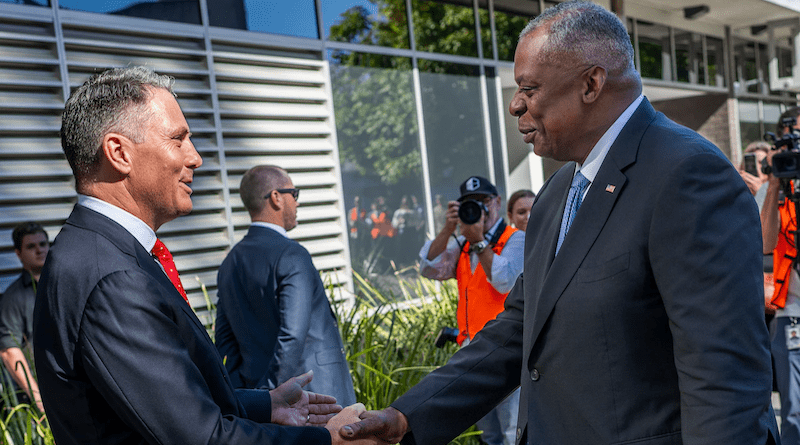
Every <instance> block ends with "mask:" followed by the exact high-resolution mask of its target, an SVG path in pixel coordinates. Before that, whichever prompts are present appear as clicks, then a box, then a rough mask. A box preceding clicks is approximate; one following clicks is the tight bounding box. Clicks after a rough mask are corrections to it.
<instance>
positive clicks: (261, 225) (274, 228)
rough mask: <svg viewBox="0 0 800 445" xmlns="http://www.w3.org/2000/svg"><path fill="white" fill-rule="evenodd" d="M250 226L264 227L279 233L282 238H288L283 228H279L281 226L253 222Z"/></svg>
mask: <svg viewBox="0 0 800 445" xmlns="http://www.w3.org/2000/svg"><path fill="white" fill-rule="evenodd" d="M250 225H251V226H258V227H266V228H268V229H272V230H274V231H276V232H278V233H280V234H281V235H283V236H284V238H289V235H288V234H287V233H286V229H284V228H283V227H281V226H279V225H277V224H272V223H268V222H264V221H253V222H252V223H251V224H250Z"/></svg>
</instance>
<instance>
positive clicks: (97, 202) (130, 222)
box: [78, 194, 156, 252]
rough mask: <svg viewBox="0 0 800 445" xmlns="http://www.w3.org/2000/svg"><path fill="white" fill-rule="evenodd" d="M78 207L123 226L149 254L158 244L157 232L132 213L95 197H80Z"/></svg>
mask: <svg viewBox="0 0 800 445" xmlns="http://www.w3.org/2000/svg"><path fill="white" fill-rule="evenodd" d="M78 205H80V206H83V207H86V208H87V209H90V210H94V211H95V212H97V213H99V214H101V215H103V216H106V217H108V218H109V219H111V220H112V221H114V222H115V223H117V224H119V225H121V226H122V227H123V228H124V229H125V230H127V231H128V232H130V234H131V235H133V237H134V238H136V241H139V244H141V245H142V247H144V249H145V250H146V251H148V252H150V251H152V250H153V246H155V244H156V232H154V231H153V229H151V228H150V226H148V225H147V224H145V222H144V221H142V220H141V219H139V218H137V217H135V216H133V215H132V214H131V213H128V212H126V211H125V210H122V209H121V208H120V207H117V206H115V205H113V204H109V203H107V202H105V201H103V200H101V199H98V198H95V197H94V196H87V195H81V194H79V195H78Z"/></svg>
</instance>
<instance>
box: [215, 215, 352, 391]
mask: <svg viewBox="0 0 800 445" xmlns="http://www.w3.org/2000/svg"><path fill="white" fill-rule="evenodd" d="M217 286H218V291H217V292H218V295H219V301H218V302H217V323H216V329H217V331H216V332H217V336H216V341H217V348H218V349H219V351H220V355H221V356H223V357H225V356H227V360H226V362H225V366H226V367H227V368H228V371H229V372H230V374H231V379H232V381H233V384H234V386H236V387H239V388H258V387H262V386H265V387H268V388H274V387H275V386H276V385H279V384H281V383H283V382H284V381H286V380H287V379H289V378H291V377H293V376H295V375H298V374H302V373H304V372H306V371H308V370H313V371H314V379H313V380H312V381H311V383H309V384H308V386H307V389H309V390H311V391H314V392H317V393H321V394H328V395H332V396H334V397H336V401H337V402H338V403H339V404H340V405H342V406H348V405H352V404H353V403H355V402H356V398H355V393H354V391H353V382H352V380H351V377H350V370H349V368H348V366H347V360H346V359H345V355H344V348H343V346H342V338H341V336H340V335H339V328H338V327H337V324H336V318H335V317H334V315H333V312H332V311H331V306H330V303H329V302H328V297H327V296H326V295H325V288H324V286H323V284H322V280H321V279H320V276H319V272H318V271H317V269H316V268H314V264H313V263H312V262H311V255H309V253H308V251H307V250H306V249H305V248H304V247H303V246H301V245H300V244H299V243H297V242H296V241H293V240H290V239H288V238H286V237H285V236H283V235H281V234H280V233H278V232H276V231H274V230H272V229H269V228H266V227H261V226H251V227H250V230H249V231H248V232H247V235H246V236H245V237H244V238H243V239H242V240H241V241H240V242H239V243H237V244H236V245H235V246H234V247H233V249H231V251H230V253H229V254H228V256H227V257H226V258H225V261H223V262H222V265H221V266H220V268H219V273H218V276H217Z"/></svg>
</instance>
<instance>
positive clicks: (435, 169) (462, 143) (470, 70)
mask: <svg viewBox="0 0 800 445" xmlns="http://www.w3.org/2000/svg"><path fill="white" fill-rule="evenodd" d="M419 67H420V75H419V76H420V84H421V93H422V116H423V119H424V122H425V143H426V145H427V147H428V166H429V168H430V184H431V196H436V195H442V197H443V201H444V202H447V201H450V200H453V199H456V198H458V186H459V185H460V184H461V183H462V182H464V180H466V179H467V178H468V177H470V176H472V175H479V176H483V177H485V178H489V177H490V175H489V168H488V162H487V153H486V137H485V135H484V132H483V128H484V124H483V122H484V116H483V113H482V111H481V110H482V106H481V95H480V91H481V90H480V82H481V78H480V77H479V76H478V69H477V67H474V66H468V65H458V64H450V63H441V62H431V61H426V60H420V61H419Z"/></svg>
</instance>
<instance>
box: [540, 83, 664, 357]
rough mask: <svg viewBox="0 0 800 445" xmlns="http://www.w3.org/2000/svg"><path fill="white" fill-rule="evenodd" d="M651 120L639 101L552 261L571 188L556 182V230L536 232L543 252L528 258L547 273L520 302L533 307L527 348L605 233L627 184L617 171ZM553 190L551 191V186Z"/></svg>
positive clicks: (650, 110) (633, 153)
mask: <svg viewBox="0 0 800 445" xmlns="http://www.w3.org/2000/svg"><path fill="white" fill-rule="evenodd" d="M654 117H655V110H653V108H652V106H651V105H650V103H649V102H648V101H647V99H644V100H643V101H642V103H641V104H640V105H639V108H637V109H636V111H635V112H634V114H633V115H632V116H631V119H630V120H629V121H628V123H627V124H626V125H625V127H623V129H622V131H621V132H620V134H619V136H618V137H617V139H616V141H615V142H614V144H613V145H612V146H611V149H610V150H609V152H608V154H607V156H606V159H605V160H604V161H603V164H602V166H601V167H600V170H599V171H598V173H597V176H596V177H595V179H594V182H592V186H591V188H590V189H589V192H588V193H587V194H586V197H585V198H584V200H583V203H582V204H581V207H580V209H579V210H578V213H577V214H576V215H575V220H574V221H573V223H572V226H571V228H570V231H569V233H568V234H567V237H566V238H565V239H564V243H563V244H562V245H561V250H560V251H559V253H558V255H557V256H555V257H553V255H554V253H555V245H556V242H557V238H558V231H559V230H560V221H561V215H562V214H563V210H564V205H565V203H566V194H567V193H568V190H569V186H570V184H571V182H572V177H571V175H568V176H569V182H567V183H566V184H564V181H563V180H561V181H559V184H558V186H559V187H565V188H566V189H567V191H565V192H564V195H565V197H564V199H562V200H561V208H560V209H554V210H553V212H554V213H557V214H558V222H559V224H557V227H556V228H555V230H553V229H552V228H550V229H548V230H544V231H543V232H541V236H542V237H544V240H545V241H544V242H543V243H542V246H543V248H544V249H549V250H544V251H541V250H540V251H538V252H533V255H541V256H543V257H545V258H551V259H552V260H551V261H547V263H548V264H549V267H548V268H546V272H545V274H544V275H543V276H544V280H543V281H542V283H541V287H540V288H539V289H533V291H534V296H535V298H534V299H526V301H528V302H532V303H534V304H535V309H534V311H533V315H532V316H533V323H532V325H531V326H532V327H531V329H530V331H529V334H528V335H527V336H526V337H527V338H526V339H525V340H526V344H527V345H529V346H531V347H532V346H533V343H534V342H535V341H536V339H537V338H538V336H539V334H540V333H541V330H542V327H543V326H544V324H545V322H546V321H547V319H548V318H549V317H550V313H551V312H552V311H553V308H554V307H555V305H556V302H557V301H558V299H559V298H561V295H562V294H563V293H564V291H565V289H566V288H567V286H568V285H569V283H570V282H571V281H572V278H573V277H574V275H575V273H576V272H577V271H578V268H579V267H580V266H581V264H582V263H583V261H584V259H585V258H586V255H587V254H588V252H589V250H590V249H591V247H592V245H593V244H594V242H595V240H597V237H598V236H599V235H600V233H601V231H602V230H603V228H604V227H605V225H606V222H607V221H608V218H609V215H611V212H612V210H613V209H614V205H615V204H616V202H617V199H618V198H619V196H620V194H621V193H622V192H623V190H624V189H625V186H626V184H627V178H626V176H625V174H624V173H623V171H624V169H625V168H627V167H628V166H629V165H631V164H633V163H634V162H635V161H636V154H637V152H638V150H639V144H640V141H641V139H642V136H643V135H644V131H645V130H646V129H647V127H648V126H649V124H650V122H651V121H652V120H653V118H654ZM570 166H571V164H569V165H568V166H567V167H564V168H562V170H567V171H568V173H572V172H573V171H574V169H570V168H569V167H570ZM553 185H554V186H555V185H556V184H553ZM553 219H555V217H554V218H553ZM553 232H555V233H553ZM527 264H529V263H528V258H526V265H527ZM526 272H527V271H526Z"/></svg>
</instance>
